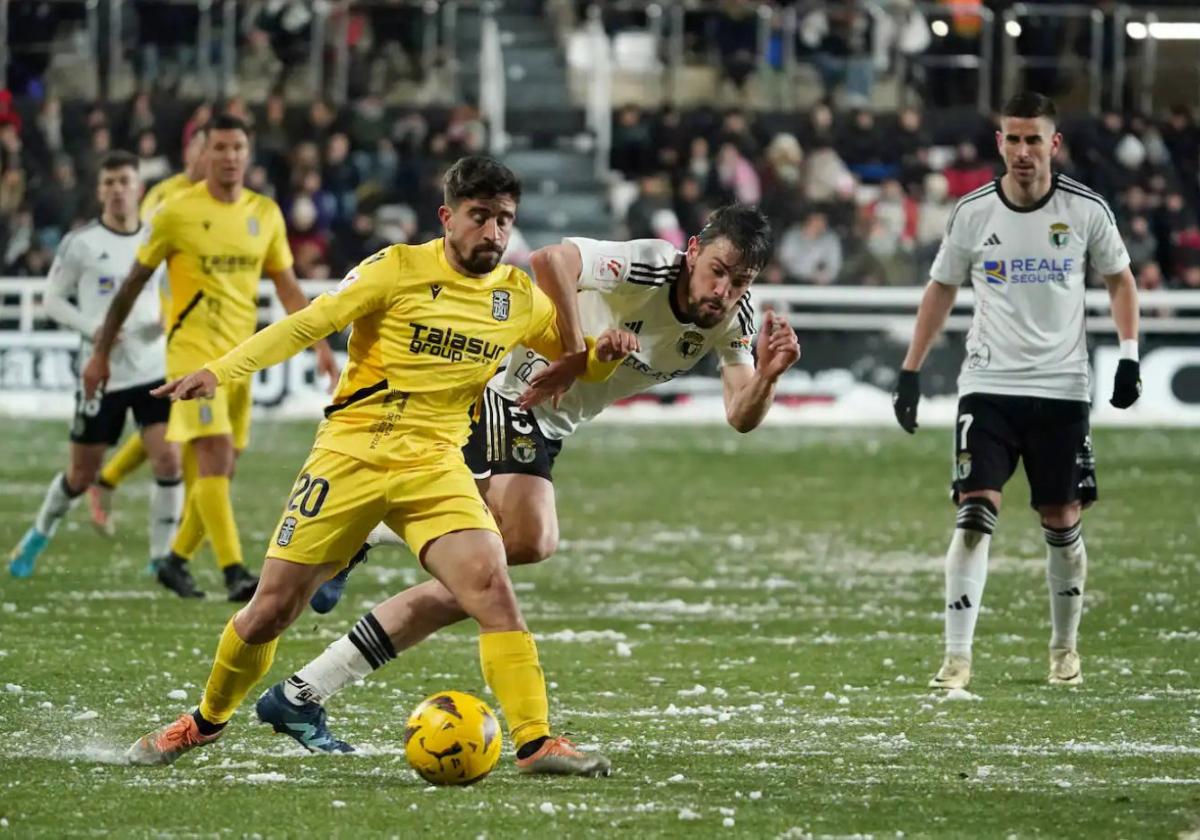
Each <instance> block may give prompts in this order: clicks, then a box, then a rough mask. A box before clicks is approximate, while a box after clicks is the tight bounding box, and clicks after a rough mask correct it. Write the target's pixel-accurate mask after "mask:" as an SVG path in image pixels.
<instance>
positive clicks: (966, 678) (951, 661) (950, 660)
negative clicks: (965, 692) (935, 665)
mask: <svg viewBox="0 0 1200 840" xmlns="http://www.w3.org/2000/svg"><path fill="white" fill-rule="evenodd" d="M970 682H971V659H970V657H967V656H959V655H957V654H953V653H948V654H946V658H945V659H944V660H942V667H941V668H939V669H938V672H937V674H935V675H934V677H933V679H931V680H930V681H929V687H930V688H944V689H951V688H966V687H967V685H968V684H969V683H970Z"/></svg>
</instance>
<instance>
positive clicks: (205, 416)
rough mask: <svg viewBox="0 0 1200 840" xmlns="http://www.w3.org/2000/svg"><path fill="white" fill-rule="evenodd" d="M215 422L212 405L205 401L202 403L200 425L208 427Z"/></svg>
mask: <svg viewBox="0 0 1200 840" xmlns="http://www.w3.org/2000/svg"><path fill="white" fill-rule="evenodd" d="M212 421H213V413H212V404H211V403H209V402H208V400H205V401H204V402H202V403H200V424H201V425H203V426H207V425H209V424H210V423H212Z"/></svg>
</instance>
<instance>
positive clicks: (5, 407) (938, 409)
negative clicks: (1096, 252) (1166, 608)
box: [0, 280, 1200, 426]
mask: <svg viewBox="0 0 1200 840" xmlns="http://www.w3.org/2000/svg"><path fill="white" fill-rule="evenodd" d="M41 285H42V281H40V280H0V324H3V325H4V326H3V327H0V414H4V415H9V416H19V417H43V418H62V419H64V420H65V419H66V418H68V417H69V416H70V414H71V412H72V410H73V405H74V390H75V382H76V380H75V372H74V370H75V365H76V364H77V358H76V357H77V355H78V349H79V338H78V336H76V335H74V334H72V333H67V332H62V331H58V330H56V329H54V328H53V327H52V326H50V325H47V324H44V323H43V322H42V320H41V313H40V288H41ZM304 285H305V290H306V291H307V292H308V293H309V294H317V293H319V292H320V291H321V290H322V289H324V288H327V287H329V285H330V284H328V283H319V282H317V283H314V282H306V283H305V284H304ZM269 289H270V287H269V285H267V284H264V287H263V289H262V298H263V302H264V306H263V309H262V313H261V315H262V317H261V321H262V322H263V323H266V322H268V321H269V320H271V319H272V318H274V317H278V316H279V315H280V314H281V312H280V310H279V307H278V304H277V303H275V302H274V300H273V298H272V297H271V295H270V291H269ZM754 294H755V297H756V298H757V299H758V300H759V303H760V307H761V306H770V307H772V308H774V309H776V311H779V312H787V313H788V317H789V319H790V320H791V322H792V323H793V325H794V326H795V327H796V329H797V331H798V332H799V333H800V337H801V344H802V346H803V347H804V356H803V358H802V359H801V362H800V364H799V365H798V367H797V368H796V369H795V370H794V371H793V372H791V373H790V374H789V375H788V376H787V377H786V378H785V380H784V381H783V382H782V383H781V384H780V387H779V389H778V398H777V404H776V406H775V407H774V409H772V412H771V415H770V416H769V418H768V422H769V423H772V424H819V425H820V424H832V425H887V424H890V423H893V422H894V419H893V416H892V407H891V396H890V392H891V387H892V383H893V376H894V372H895V366H896V365H897V364H898V362H899V360H900V359H901V357H902V356H903V353H904V348H905V346H906V344H907V340H908V332H909V330H910V329H911V325H912V317H913V315H912V313H913V312H914V311H915V309H916V304H917V301H918V300H919V297H920V294H921V290H920V289H919V288H916V289H910V288H905V289H870V288H863V289H848V288H833V289H813V288H806V287H765V288H763V289H758V290H755V293H754ZM961 297H962V299H961V300H960V302H959V307H960V308H959V311H958V312H957V313H956V314H955V315H954V316H952V319H951V324H950V326H949V329H948V331H947V336H946V338H945V339H944V340H943V341H942V343H941V344H940V345H939V346H938V347H937V348H936V349H935V351H934V353H933V354H931V358H930V362H929V363H928V364H927V366H926V371H925V373H924V375H923V384H924V385H925V387H926V397H925V399H924V400H923V401H922V406H921V412H920V420H921V423H922V424H923V425H950V424H951V423H952V422H953V420H954V406H955V397H954V376H955V374H956V372H957V367H958V364H959V362H960V361H961V359H962V352H961V338H962V332H963V331H964V330H965V328H966V325H967V323H968V322H969V305H970V297H969V292H968V293H964V294H963V295H962V296H961ZM764 301H765V302H764ZM1106 303H1107V299H1106V297H1105V296H1104V294H1103V292H1101V293H1099V295H1092V294H1090V293H1089V307H1091V308H1092V309H1094V310H1104V309H1106ZM1143 309H1144V310H1146V311H1147V312H1148V313H1149V317H1145V318H1144V320H1143V326H1144V332H1143V336H1144V338H1143V350H1142V382H1143V394H1142V398H1141V400H1140V401H1139V402H1138V404H1137V405H1136V406H1134V408H1132V409H1130V410H1128V411H1123V412H1122V411H1117V410H1115V409H1113V408H1112V407H1111V406H1110V405H1108V399H1107V398H1108V393H1109V390H1110V389H1111V383H1112V378H1113V372H1114V371H1115V369H1116V364H1117V349H1116V345H1115V340H1114V338H1113V335H1112V327H1111V322H1110V321H1109V319H1108V316H1107V314H1106V313H1100V314H1099V315H1096V316H1093V317H1091V318H1090V320H1089V332H1090V333H1092V334H1093V338H1095V340H1096V346H1095V347H1094V348H1093V352H1092V367H1093V389H1094V392H1095V393H1094V397H1095V398H1094V401H1093V404H1094V406H1095V408H1094V412H1093V422H1094V423H1096V424H1097V425H1110V424H1111V425H1127V424H1134V425H1170V426H1200V294H1197V293H1187V292H1183V293H1181V292H1168V293H1158V294H1156V295H1146V296H1144V299H1143ZM1167 312H1169V313H1170V314H1169V315H1167V314H1164V313H1167ZM314 370H315V364H314V357H313V355H312V354H311V353H304V354H302V355H300V356H298V357H296V358H294V359H292V360H290V361H288V362H287V363H285V364H283V365H279V366H277V367H275V368H272V369H270V370H267V371H263V372H262V373H261V374H260V375H259V378H258V380H257V382H256V387H255V405H256V407H257V411H258V412H259V413H261V414H263V415H267V416H276V417H286V418H312V419H314V420H316V419H318V418H319V417H320V416H321V409H322V408H323V407H324V406H325V405H326V404H327V402H328V391H327V386H326V384H325V383H317V382H316V381H315V374H314ZM724 418H725V412H724V407H723V405H722V401H721V385H720V380H719V379H718V378H717V377H716V376H715V374H714V372H712V371H710V372H708V373H707V374H697V375H693V376H689V377H685V378H681V379H678V380H675V381H674V382H670V383H666V384H664V385H660V386H658V387H657V388H655V389H654V390H653V391H652V392H650V393H649V394H648V395H647V396H646V397H645V398H639V399H636V400H634V401H631V402H630V403H628V404H625V405H621V406H615V407H614V408H613V409H611V410H610V411H608V412H606V414H605V415H604V416H603V420H604V421H605V422H637V423H657V422H679V423H709V422H723V421H724Z"/></svg>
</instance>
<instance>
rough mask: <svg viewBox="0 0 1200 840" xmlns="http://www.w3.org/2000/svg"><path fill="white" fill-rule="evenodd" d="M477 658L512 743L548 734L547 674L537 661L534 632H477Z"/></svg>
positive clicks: (516, 744) (520, 743)
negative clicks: (493, 694) (497, 701)
mask: <svg viewBox="0 0 1200 840" xmlns="http://www.w3.org/2000/svg"><path fill="white" fill-rule="evenodd" d="M479 661H480V663H481V664H482V665H483V678H484V679H485V680H487V684H488V685H489V686H491V689H492V692H493V693H495V695H496V699H497V700H499V701H500V708H501V709H502V710H503V711H504V718H505V719H506V720H507V721H508V734H509V735H510V736H512V739H513V744H514V745H515V746H516V747H517V748H520V746H521V745H522V744H525V743H527V742H529V741H532V740H533V739H534V738H542V737H545V736H547V735H549V734H550V703H549V701H548V700H547V699H546V677H545V676H544V675H543V674H542V666H541V664H540V663H539V662H538V652H537V645H536V644H535V643H534V641H533V634H532V633H526V632H524V631H521V630H509V631H507V632H504V633H480V634H479Z"/></svg>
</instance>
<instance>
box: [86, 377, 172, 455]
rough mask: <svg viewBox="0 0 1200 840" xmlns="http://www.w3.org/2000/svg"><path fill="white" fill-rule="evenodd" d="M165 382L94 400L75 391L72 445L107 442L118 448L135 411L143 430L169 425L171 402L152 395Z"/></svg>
mask: <svg viewBox="0 0 1200 840" xmlns="http://www.w3.org/2000/svg"><path fill="white" fill-rule="evenodd" d="M162 384H163V380H161V379H160V380H159V381H157V382H151V383H150V384H149V385H137V386H135V387H133V388H123V389H121V390H120V391H109V392H108V393H106V394H100V395H98V396H96V397H93V398H92V399H90V400H85V399H84V398H83V391H82V390H79V391H76V392H75V419H74V421H73V422H72V423H71V442H72V443H105V444H108V445H109V446H114V445H115V444H116V443H117V441H119V440H120V439H121V432H122V431H124V430H125V415H126V414H128V413H129V412H131V411H132V412H133V420H134V422H135V423H137V426H138V428H139V429H144V428H146V427H147V426H151V425H153V424H155V423H166V422H167V418H168V417H170V416H171V401H170V400H162V399H159V398H158V397H152V396H150V392H151V391H152V390H153V389H155V388H157V387H158V386H159V385H162Z"/></svg>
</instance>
